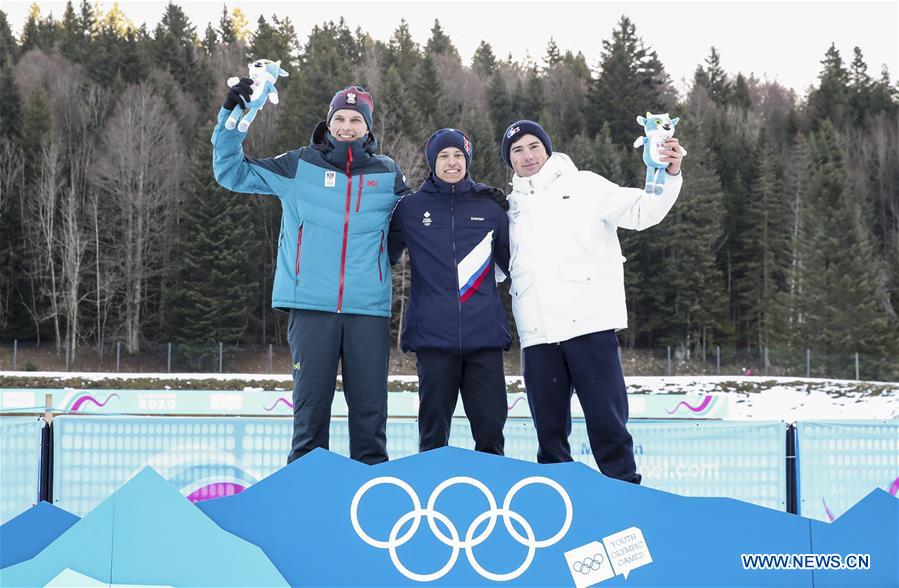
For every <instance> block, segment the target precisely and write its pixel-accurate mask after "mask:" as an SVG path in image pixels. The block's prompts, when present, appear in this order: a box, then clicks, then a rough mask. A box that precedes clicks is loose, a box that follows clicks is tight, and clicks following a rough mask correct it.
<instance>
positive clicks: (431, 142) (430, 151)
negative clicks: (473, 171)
mask: <svg viewBox="0 0 899 588" xmlns="http://www.w3.org/2000/svg"><path fill="white" fill-rule="evenodd" d="M447 147H456V148H457V149H459V151H461V152H462V154H463V155H465V169H466V171H467V170H468V169H469V168H470V167H471V155H472V147H471V141H470V140H469V138H468V136H467V135H466V134H465V133H463V132H462V131H460V130H458V129H440V130H439V131H436V132H435V133H434V134H433V135H431V136H430V138H429V139H428V141H427V143H425V158H426V159H427V160H428V167H429V168H431V171H434V166H435V165H436V164H437V154H439V153H440V152H441V151H443V150H444V149H446V148H447Z"/></svg>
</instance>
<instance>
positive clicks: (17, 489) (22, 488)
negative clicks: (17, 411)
mask: <svg viewBox="0 0 899 588" xmlns="http://www.w3.org/2000/svg"><path fill="white" fill-rule="evenodd" d="M45 426H46V422H45V421H44V420H43V419H39V418H37V417H33V416H27V417H17V416H16V417H12V416H4V417H0V524H2V523H5V522H6V521H8V520H10V519H12V518H14V517H16V516H18V515H19V514H21V513H23V512H25V511H26V510H28V509H29V508H31V507H32V506H34V505H35V504H37V503H38V501H39V500H40V496H39V494H40V483H41V435H42V433H43V430H44V427H45Z"/></svg>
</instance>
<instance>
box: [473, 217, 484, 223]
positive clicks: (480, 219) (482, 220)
mask: <svg viewBox="0 0 899 588" xmlns="http://www.w3.org/2000/svg"><path fill="white" fill-rule="evenodd" d="M470 220H473V221H478V222H481V223H482V222H484V217H483V216H473V217H471V218H470Z"/></svg>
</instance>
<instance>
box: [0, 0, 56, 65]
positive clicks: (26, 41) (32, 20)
mask: <svg viewBox="0 0 899 588" xmlns="http://www.w3.org/2000/svg"><path fill="white" fill-rule="evenodd" d="M4 18H5V17H4ZM57 29H58V25H57V24H56V21H55V20H54V19H53V15H52V14H51V15H49V16H47V17H46V18H42V17H41V9H40V6H38V5H37V4H32V5H31V8H30V9H29V10H28V16H27V17H26V18H25V25H24V26H23V27H22V36H21V38H20V41H21V42H20V51H21V53H22V54H23V55H24V54H25V53H28V52H29V51H30V50H32V49H40V50H41V51H43V52H44V53H49V52H51V51H52V50H53V48H54V47H55V45H56V37H57V34H58V30H57Z"/></svg>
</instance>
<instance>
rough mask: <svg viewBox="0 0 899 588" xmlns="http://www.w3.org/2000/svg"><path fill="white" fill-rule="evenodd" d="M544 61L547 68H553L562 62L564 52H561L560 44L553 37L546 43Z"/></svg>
mask: <svg viewBox="0 0 899 588" xmlns="http://www.w3.org/2000/svg"><path fill="white" fill-rule="evenodd" d="M543 63H544V67H545V68H546V69H552V68H554V67H555V66H557V65H559V64H560V63H562V54H561V53H560V52H559V46H558V45H557V44H556V40H555V39H553V38H552V37H550V38H549V43H548V44H547V45H546V54H545V55H544V56H543Z"/></svg>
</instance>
